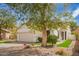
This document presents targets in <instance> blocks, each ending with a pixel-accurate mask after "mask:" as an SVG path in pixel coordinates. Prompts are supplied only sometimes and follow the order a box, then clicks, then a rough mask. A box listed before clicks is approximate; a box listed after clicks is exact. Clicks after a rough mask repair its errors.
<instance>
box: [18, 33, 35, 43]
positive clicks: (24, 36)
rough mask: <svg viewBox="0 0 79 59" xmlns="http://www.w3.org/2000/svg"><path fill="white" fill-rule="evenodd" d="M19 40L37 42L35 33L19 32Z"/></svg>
mask: <svg viewBox="0 0 79 59" xmlns="http://www.w3.org/2000/svg"><path fill="white" fill-rule="evenodd" d="M18 41H26V42H36V39H35V36H34V34H33V33H29V32H26V33H18Z"/></svg>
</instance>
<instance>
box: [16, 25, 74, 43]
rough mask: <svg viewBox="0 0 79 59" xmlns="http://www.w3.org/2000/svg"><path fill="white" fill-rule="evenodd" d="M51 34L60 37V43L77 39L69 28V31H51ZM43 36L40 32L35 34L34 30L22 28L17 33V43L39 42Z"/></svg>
mask: <svg viewBox="0 0 79 59" xmlns="http://www.w3.org/2000/svg"><path fill="white" fill-rule="evenodd" d="M50 34H54V35H56V36H58V37H59V38H58V41H63V40H66V39H72V40H74V39H75V36H74V35H72V34H71V30H70V28H69V27H68V28H67V29H60V28H59V29H58V30H51V31H50ZM39 36H42V34H41V33H40V32H33V31H32V30H30V29H28V28H27V27H25V26H22V27H21V28H20V29H19V30H18V31H17V41H24V42H37V41H38V40H37V38H38V37H39Z"/></svg>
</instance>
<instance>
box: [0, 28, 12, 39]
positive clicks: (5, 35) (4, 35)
mask: <svg viewBox="0 0 79 59" xmlns="http://www.w3.org/2000/svg"><path fill="white" fill-rule="evenodd" d="M9 36H10V31H9V30H7V29H2V33H1V38H2V39H9Z"/></svg>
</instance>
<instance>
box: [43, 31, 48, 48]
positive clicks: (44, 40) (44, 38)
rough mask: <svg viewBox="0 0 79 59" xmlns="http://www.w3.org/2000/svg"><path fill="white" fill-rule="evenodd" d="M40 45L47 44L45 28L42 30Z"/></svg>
mask: <svg viewBox="0 0 79 59" xmlns="http://www.w3.org/2000/svg"><path fill="white" fill-rule="evenodd" d="M42 46H43V47H46V46H47V30H43V32H42Z"/></svg>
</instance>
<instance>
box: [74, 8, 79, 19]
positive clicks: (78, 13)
mask: <svg viewBox="0 0 79 59" xmlns="http://www.w3.org/2000/svg"><path fill="white" fill-rule="evenodd" d="M78 15H79V8H77V9H76V10H74V11H73V14H72V16H73V17H74V18H75V17H77V16H78Z"/></svg>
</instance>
